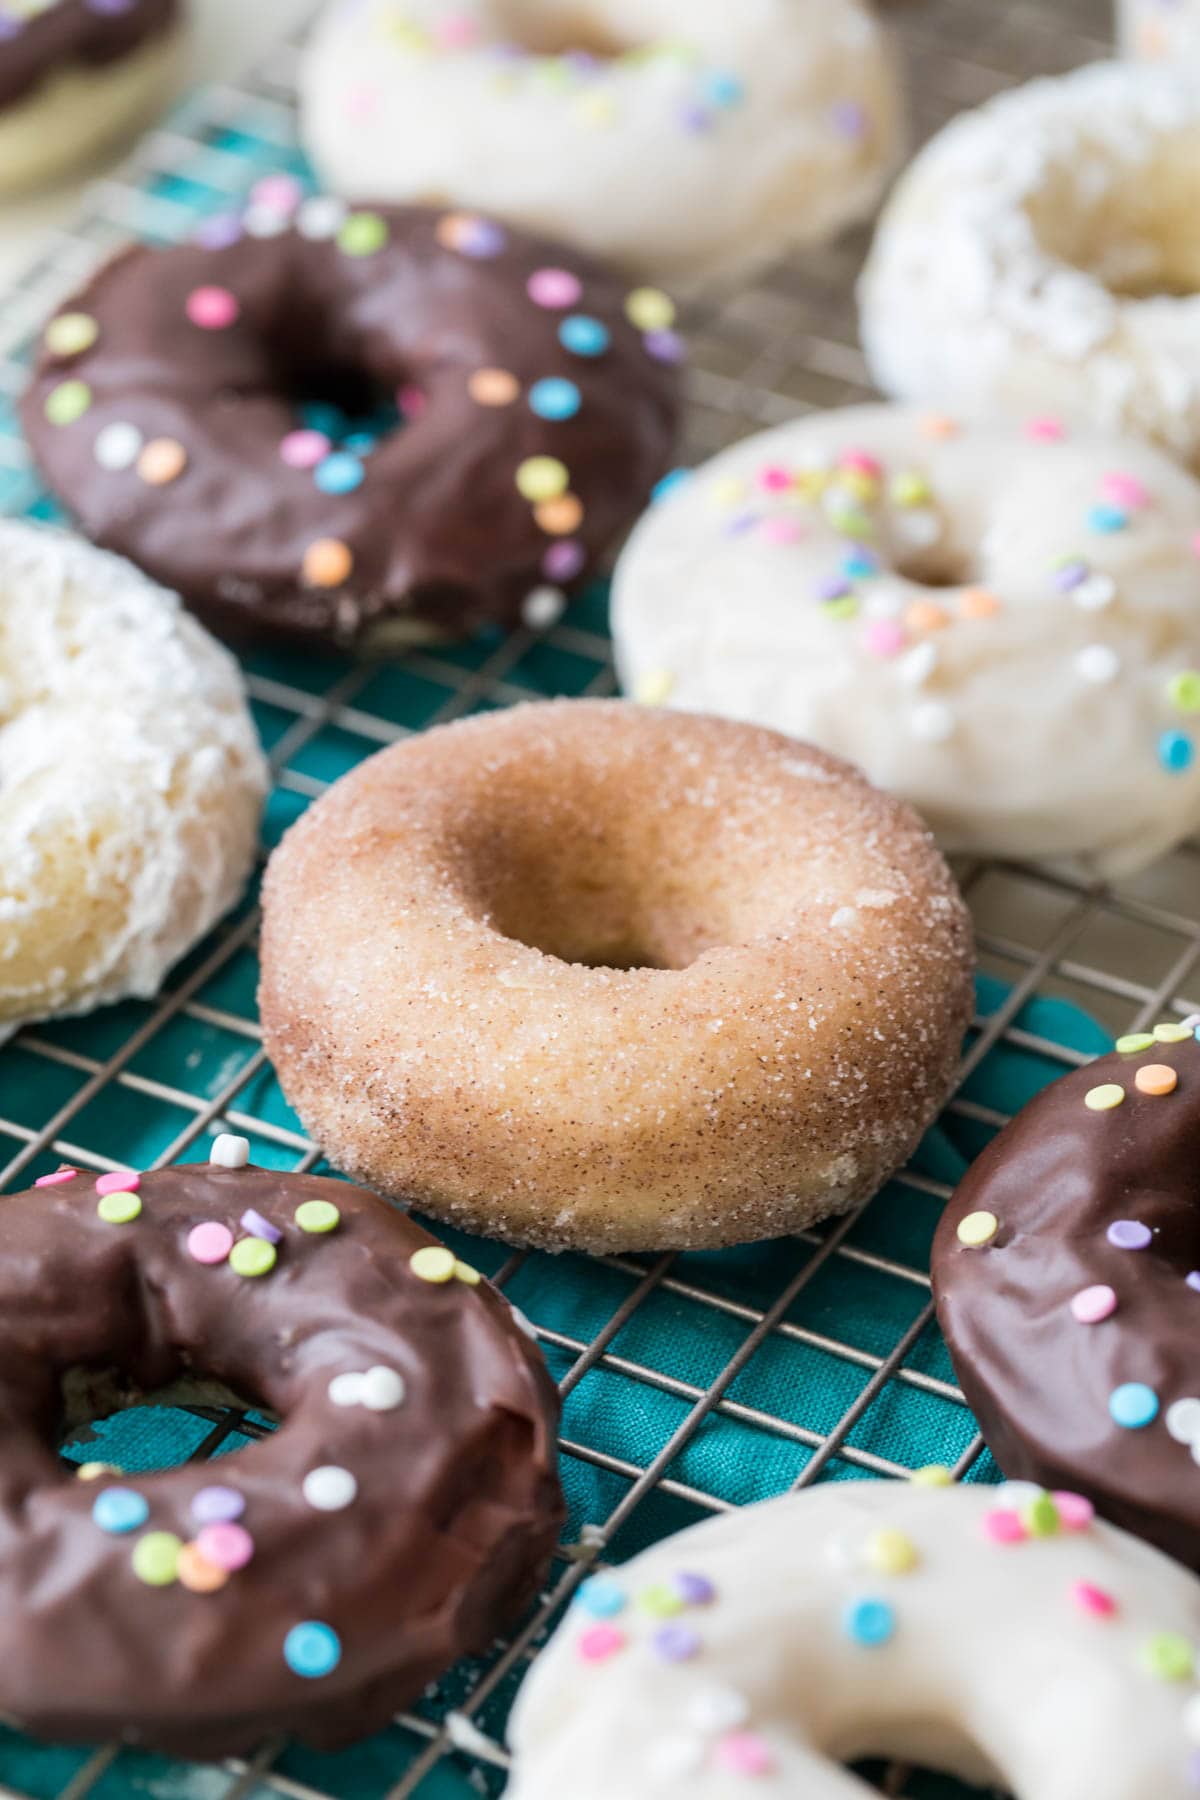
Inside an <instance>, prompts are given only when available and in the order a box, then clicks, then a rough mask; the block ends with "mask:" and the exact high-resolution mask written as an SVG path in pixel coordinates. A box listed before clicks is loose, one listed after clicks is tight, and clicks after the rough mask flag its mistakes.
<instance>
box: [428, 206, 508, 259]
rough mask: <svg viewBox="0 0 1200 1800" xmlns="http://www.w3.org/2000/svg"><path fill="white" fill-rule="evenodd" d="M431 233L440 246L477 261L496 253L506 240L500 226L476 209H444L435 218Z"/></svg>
mask: <svg viewBox="0 0 1200 1800" xmlns="http://www.w3.org/2000/svg"><path fill="white" fill-rule="evenodd" d="M434 235H435V236H436V238H437V241H438V243H439V244H441V246H442V248H443V249H444V250H457V251H458V253H459V255H460V256H470V257H474V258H475V259H476V260H479V261H485V260H488V259H490V258H491V257H493V256H499V254H500V252H501V251H502V250H503V248H504V246H505V244H506V243H507V242H508V235H507V233H506V232H505V230H504V228H503V227H502V226H500V225H497V224H496V223H495V221H494V220H493V219H484V218H481V217H480V216H479V214H478V213H446V214H444V215H443V217H442V218H440V219H439V220H438V223H437V229H436V231H435V233H434Z"/></svg>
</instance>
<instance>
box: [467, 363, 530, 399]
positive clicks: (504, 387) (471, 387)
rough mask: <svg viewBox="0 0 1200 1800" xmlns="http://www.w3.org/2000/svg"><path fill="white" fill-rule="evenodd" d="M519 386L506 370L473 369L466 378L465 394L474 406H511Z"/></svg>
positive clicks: (518, 391)
mask: <svg viewBox="0 0 1200 1800" xmlns="http://www.w3.org/2000/svg"><path fill="white" fill-rule="evenodd" d="M520 391H521V384H520V382H519V381H518V380H517V378H516V376H515V375H510V374H509V372H508V370H507V369H475V370H473V371H472V373H471V374H470V375H469V376H468V377H467V392H468V394H469V395H470V396H471V399H472V400H473V401H474V402H475V404H476V406H511V405H512V403H513V401H514V400H515V399H516V397H517V395H518V394H519V393H520Z"/></svg>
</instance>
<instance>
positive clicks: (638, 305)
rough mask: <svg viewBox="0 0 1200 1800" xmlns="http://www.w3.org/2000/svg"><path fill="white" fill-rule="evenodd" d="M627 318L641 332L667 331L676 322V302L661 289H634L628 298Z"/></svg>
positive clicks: (626, 304)
mask: <svg viewBox="0 0 1200 1800" xmlns="http://www.w3.org/2000/svg"><path fill="white" fill-rule="evenodd" d="M625 317H626V318H627V319H628V320H629V323H630V324H631V325H636V326H637V328H638V330H639V331H665V330H666V329H667V327H668V326H669V325H673V324H674V322H675V302H674V301H673V300H672V299H671V296H670V295H669V294H664V293H663V291H662V289H661V288H652V287H642V288H634V290H633V292H632V294H629V295H627V296H626V300H625Z"/></svg>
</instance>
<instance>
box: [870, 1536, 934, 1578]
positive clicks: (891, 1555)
mask: <svg viewBox="0 0 1200 1800" xmlns="http://www.w3.org/2000/svg"><path fill="white" fill-rule="evenodd" d="M863 1555H864V1559H865V1561H866V1563H867V1566H868V1567H869V1568H872V1569H875V1570H877V1571H878V1573H879V1574H881V1575H908V1574H910V1573H911V1572H912V1570H913V1569H915V1568H916V1567H917V1565H918V1564H919V1562H920V1560H921V1553H920V1551H919V1550H918V1549H917V1546H916V1545H915V1544H914V1543H913V1541H912V1539H911V1538H910V1537H909V1536H908V1534H907V1533H906V1532H903V1531H896V1530H894V1529H892V1528H891V1527H887V1526H884V1527H881V1528H880V1529H879V1530H878V1531H873V1532H872V1533H871V1535H870V1536H869V1537H868V1539H867V1542H866V1545H865V1548H864V1551H863Z"/></svg>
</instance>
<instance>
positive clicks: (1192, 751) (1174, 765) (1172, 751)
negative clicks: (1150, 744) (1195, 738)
mask: <svg viewBox="0 0 1200 1800" xmlns="http://www.w3.org/2000/svg"><path fill="white" fill-rule="evenodd" d="M1195 756H1196V746H1195V744H1194V743H1193V742H1192V740H1191V738H1190V737H1188V735H1187V733H1186V732H1185V731H1164V732H1163V734H1162V736H1161V737H1160V738H1159V740H1158V760H1159V762H1160V763H1161V764H1162V766H1163V768H1164V769H1166V770H1167V771H1168V773H1170V774H1172V775H1182V773H1183V771H1184V770H1185V769H1190V768H1191V766H1192V763H1193V762H1194V760H1195Z"/></svg>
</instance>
